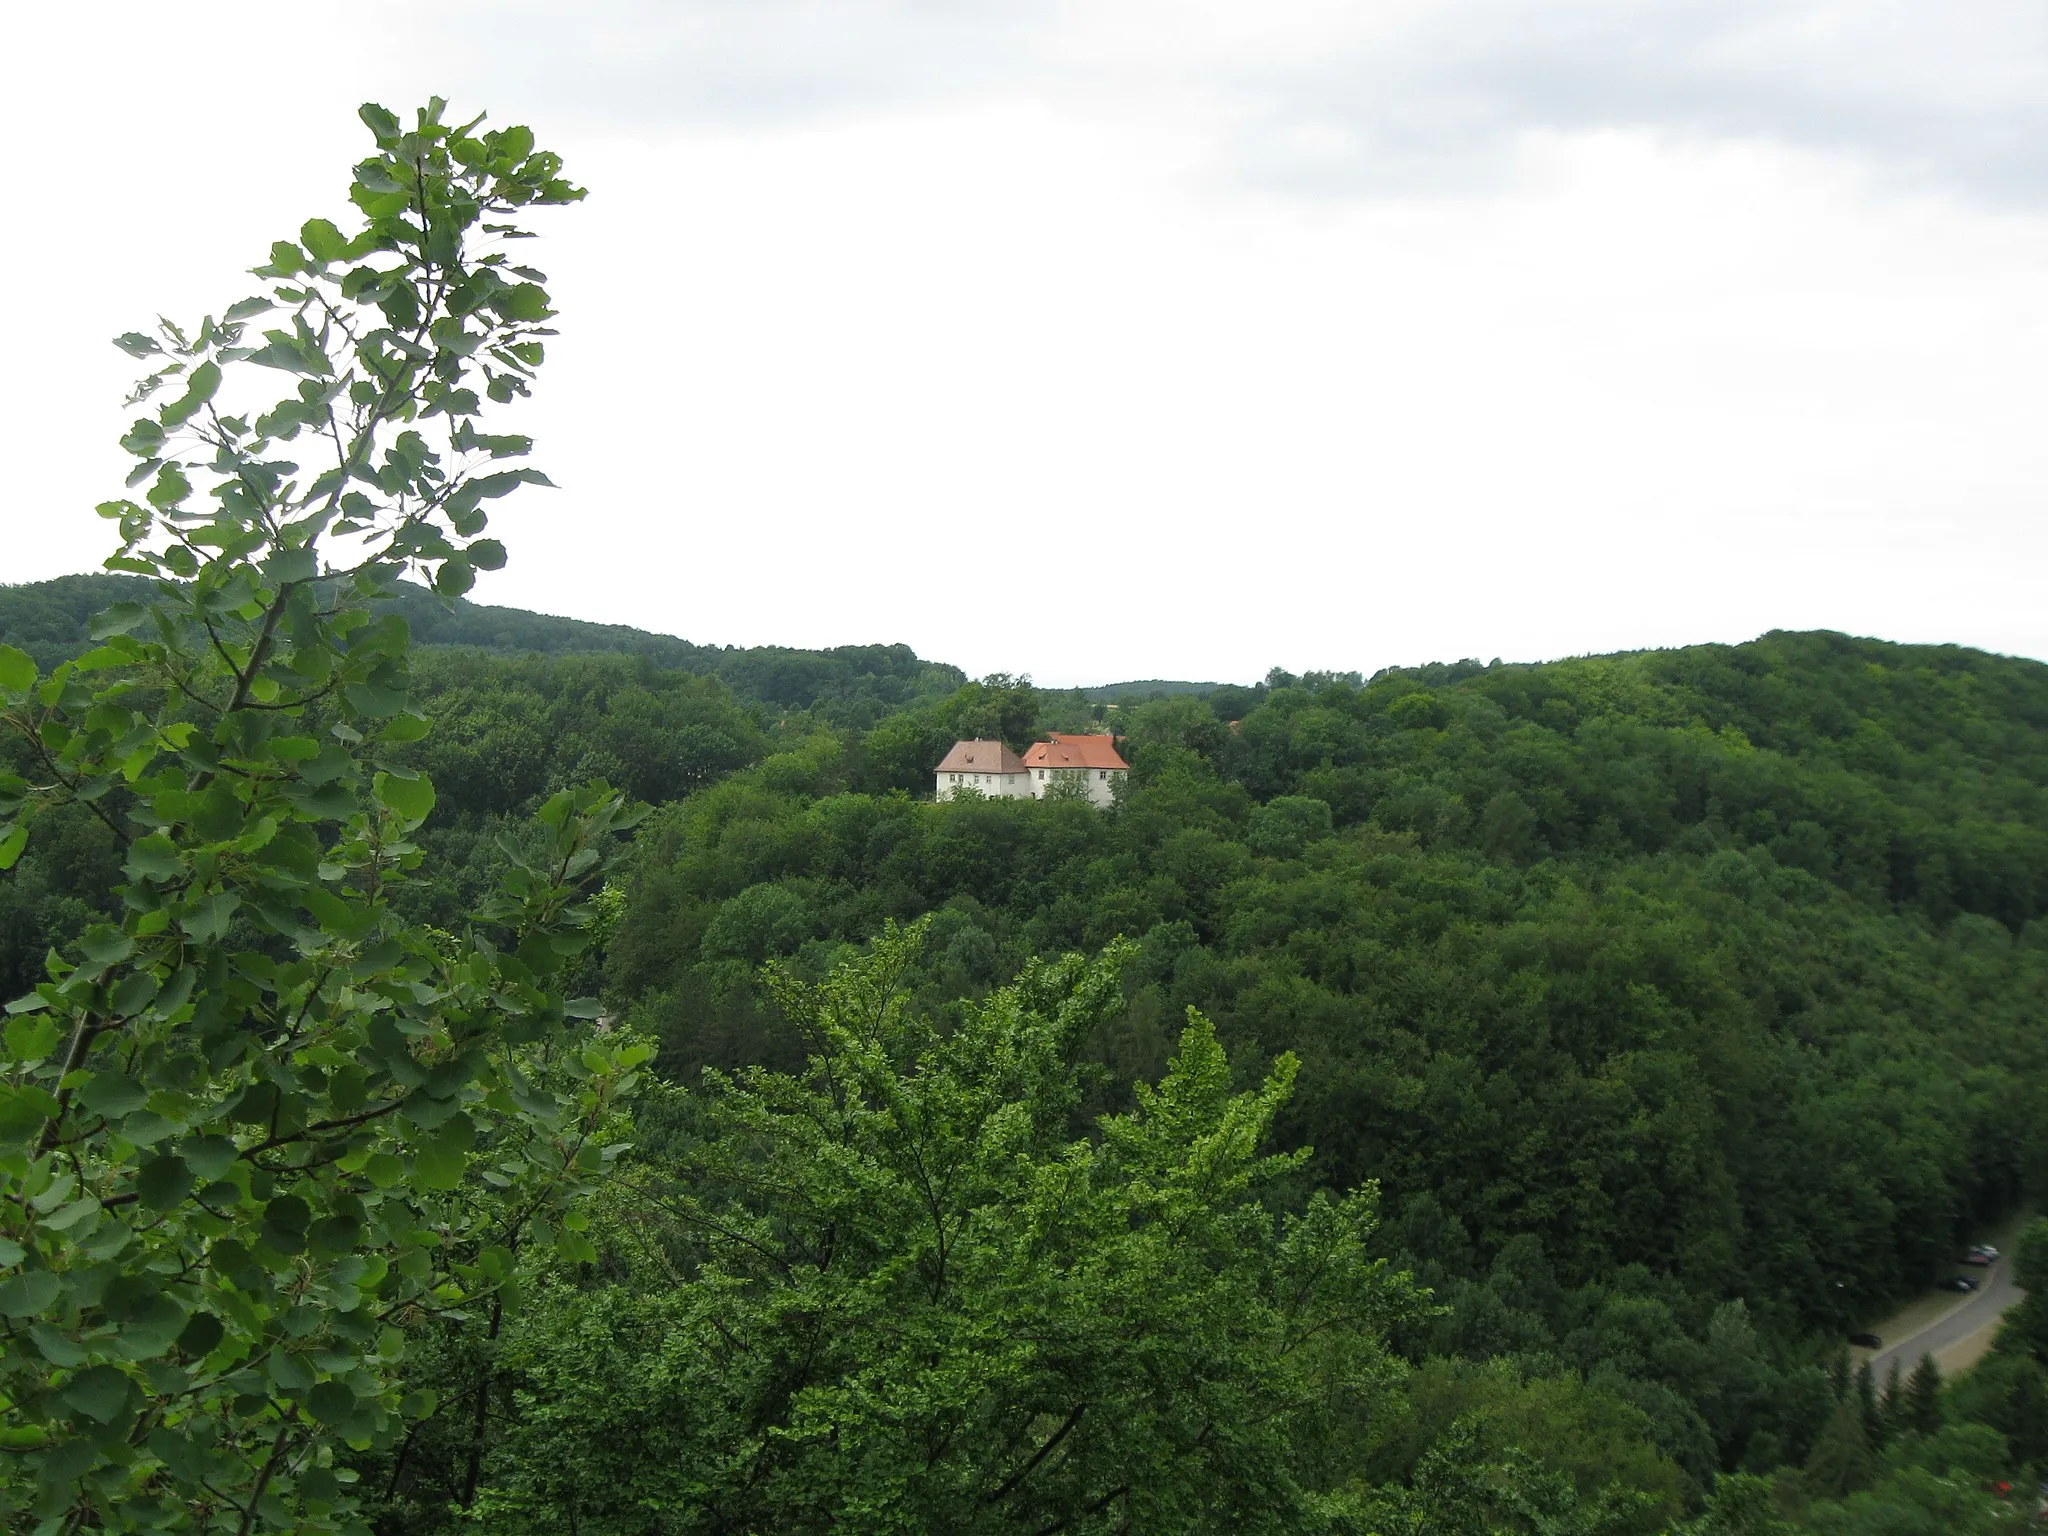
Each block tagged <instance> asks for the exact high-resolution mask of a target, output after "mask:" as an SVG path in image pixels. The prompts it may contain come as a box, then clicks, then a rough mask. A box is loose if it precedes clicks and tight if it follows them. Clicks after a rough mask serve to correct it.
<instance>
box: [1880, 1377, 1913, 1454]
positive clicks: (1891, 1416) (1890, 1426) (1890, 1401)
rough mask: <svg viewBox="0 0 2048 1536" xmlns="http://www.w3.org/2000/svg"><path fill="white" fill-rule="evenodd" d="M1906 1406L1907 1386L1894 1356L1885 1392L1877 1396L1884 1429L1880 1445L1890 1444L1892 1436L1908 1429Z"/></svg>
mask: <svg viewBox="0 0 2048 1536" xmlns="http://www.w3.org/2000/svg"><path fill="white" fill-rule="evenodd" d="M1905 1406H1906V1400H1905V1386H1904V1383H1903V1382H1901V1380H1900V1379H1899V1362H1898V1358H1897V1356H1894V1357H1893V1358H1892V1364H1891V1369H1890V1370H1889V1371H1887V1372H1886V1373H1885V1378H1884V1390H1883V1391H1881V1392H1880V1393H1878V1396H1877V1419H1878V1423H1879V1424H1880V1425H1881V1426H1882V1429H1883V1433H1882V1435H1881V1436H1880V1437H1879V1441H1878V1443H1879V1444H1880V1445H1883V1444H1889V1443H1890V1441H1891V1438H1892V1436H1894V1435H1896V1434H1898V1433H1899V1432H1900V1431H1901V1430H1902V1429H1904V1428H1905V1427H1906V1425H1905V1424H1904V1423H1903V1422H1902V1415H1903V1414H1904V1412H1905Z"/></svg>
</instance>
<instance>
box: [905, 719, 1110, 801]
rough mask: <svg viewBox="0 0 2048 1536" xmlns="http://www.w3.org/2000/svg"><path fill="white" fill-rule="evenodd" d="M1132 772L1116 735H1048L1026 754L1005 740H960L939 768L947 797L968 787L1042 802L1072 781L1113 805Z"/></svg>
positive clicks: (942, 791)
mask: <svg viewBox="0 0 2048 1536" xmlns="http://www.w3.org/2000/svg"><path fill="white" fill-rule="evenodd" d="M1130 772H1131V767H1130V764H1128V763H1126V762H1125V761H1124V760H1123V758H1122V756H1121V755H1119V754H1118V752H1117V750H1116V738H1115V737H1114V736H1057V735H1054V736H1047V737H1046V739H1045V740H1044V741H1040V742H1034V743H1033V744H1032V746H1031V750H1030V751H1028V752H1026V753H1025V754H1024V755H1023V756H1022V757H1019V756H1017V754H1016V753H1014V752H1012V751H1011V750H1010V749H1009V748H1008V747H1006V746H1004V745H1003V744H1002V743H1001V742H1000V741H956V742H954V743H953V750H952V751H950V752H948V753H947V754H946V760H945V761H944V762H942V763H940V764H939V766H938V785H937V788H938V797H939V798H940V799H941V800H951V799H952V798H953V797H954V796H956V795H957V794H959V792H960V791H961V790H963V789H974V790H979V791H980V792H981V793H982V794H984V795H988V796H990V797H992V798H996V799H1005V800H1022V799H1025V798H1027V797H1029V798H1032V799H1038V800H1042V799H1044V798H1045V796H1046V794H1047V793H1048V792H1049V791H1050V790H1052V789H1054V788H1055V787H1056V786H1059V785H1062V784H1070V785H1078V786H1079V788H1080V789H1081V790H1082V791H1083V793H1084V794H1085V796H1086V798H1087V799H1088V801H1089V802H1090V803H1091V804H1093V805H1098V806H1107V805H1110V804H1113V803H1114V802H1115V799H1116V791H1117V788H1118V786H1119V785H1121V784H1122V783H1123V781H1124V780H1125V779H1126V778H1128V777H1129V776H1130Z"/></svg>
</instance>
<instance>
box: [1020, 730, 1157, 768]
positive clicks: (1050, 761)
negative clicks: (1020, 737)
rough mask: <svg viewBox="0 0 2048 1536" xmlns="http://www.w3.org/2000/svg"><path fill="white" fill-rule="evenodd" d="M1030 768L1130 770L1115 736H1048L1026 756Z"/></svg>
mask: <svg viewBox="0 0 2048 1536" xmlns="http://www.w3.org/2000/svg"><path fill="white" fill-rule="evenodd" d="M1024 766H1025V767H1027V768H1129V767H1130V766H1131V765H1130V764H1129V763H1127V762H1125V761H1124V760H1123V759H1122V758H1121V757H1119V756H1118V755H1117V750H1116V738H1115V737H1114V736H1048V737H1046V739H1045V740H1044V741H1039V742H1034V743H1032V746H1031V750H1030V751H1029V752H1026V753H1025V754H1024Z"/></svg>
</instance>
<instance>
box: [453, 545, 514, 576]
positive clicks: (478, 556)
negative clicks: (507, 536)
mask: <svg viewBox="0 0 2048 1536" xmlns="http://www.w3.org/2000/svg"><path fill="white" fill-rule="evenodd" d="M462 554H463V558H465V559H466V560H468V561H469V563H470V564H471V565H473V566H475V567H476V568H477V569H478V570H480V571H501V570H503V569H504V568H505V546H504V545H503V544H501V543H499V542H498V541H497V540H496V539H478V540H476V541H475V542H474V543H472V544H471V545H470V546H469V547H468V548H467V549H465V550H464V551H463V552H462Z"/></svg>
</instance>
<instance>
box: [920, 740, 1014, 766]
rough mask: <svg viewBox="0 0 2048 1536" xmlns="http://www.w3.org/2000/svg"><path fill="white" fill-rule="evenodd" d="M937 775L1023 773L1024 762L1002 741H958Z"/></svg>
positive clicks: (941, 764)
mask: <svg viewBox="0 0 2048 1536" xmlns="http://www.w3.org/2000/svg"><path fill="white" fill-rule="evenodd" d="M932 771H933V772H935V773H1022V772H1024V760H1023V759H1022V758H1021V757H1019V756H1018V755H1017V754H1016V753H1014V752H1012V751H1011V750H1010V749H1009V748H1008V747H1006V746H1004V745H1003V744H1002V743H1001V742H1000V741H956V742H954V743H953V750H952V751H950V752H948V753H947V754H946V760H945V761H944V762H942V763H940V764H939V766H938V767H937V768H935V769H934V770H932Z"/></svg>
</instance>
